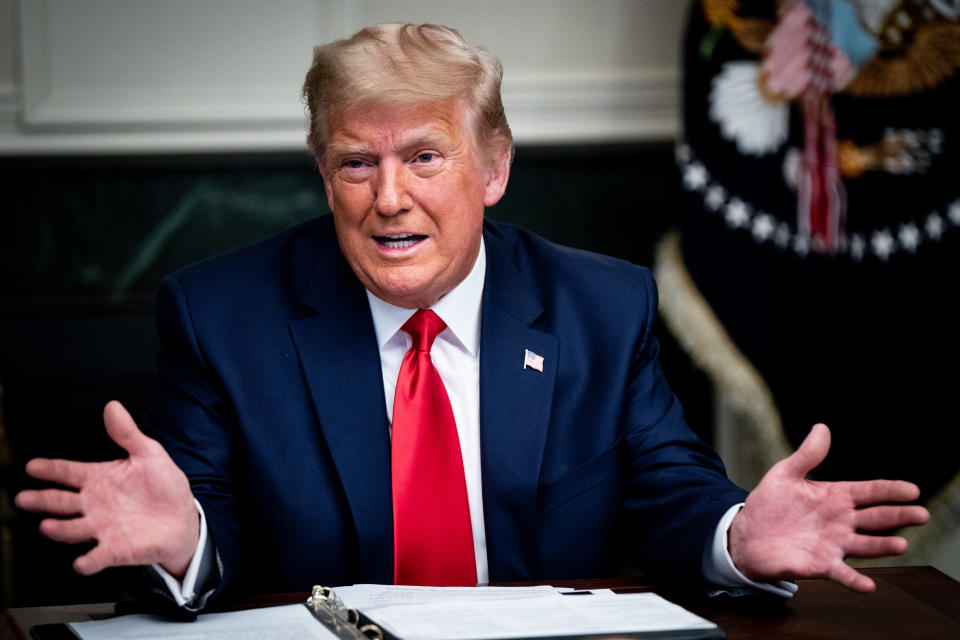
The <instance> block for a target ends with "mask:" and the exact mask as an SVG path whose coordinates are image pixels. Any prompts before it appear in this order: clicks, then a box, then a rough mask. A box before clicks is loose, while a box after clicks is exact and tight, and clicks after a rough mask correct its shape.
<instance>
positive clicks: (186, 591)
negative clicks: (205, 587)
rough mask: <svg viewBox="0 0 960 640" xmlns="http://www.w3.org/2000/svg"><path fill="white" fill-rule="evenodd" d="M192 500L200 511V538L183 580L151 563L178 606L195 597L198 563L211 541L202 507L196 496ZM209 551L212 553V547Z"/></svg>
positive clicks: (187, 602)
mask: <svg viewBox="0 0 960 640" xmlns="http://www.w3.org/2000/svg"><path fill="white" fill-rule="evenodd" d="M193 502H194V504H196V505H197V511H198V512H199V513H200V540H199V541H198V542H197V549H196V551H194V552H193V558H192V559H191V560H190V566H188V567H187V573H186V574H185V575H184V576H183V582H182V583H181V582H180V581H179V580H177V579H176V578H174V577H173V576H172V575H170V574H169V573H167V571H165V570H164V569H163V568H162V567H161V566H160V565H159V564H154V565H151V566H152V567H153V568H154V570H155V571H156V572H157V573H158V574H160V577H161V578H163V582H164V584H166V585H167V589H168V590H169V591H170V595H172V596H173V599H174V600H176V602H177V606H180V607H183V606H185V605H189V604H190V603H191V602H192V601H193V599H194V598H196V595H197V594H196V593H195V590H196V586H197V573H198V572H199V570H200V565H201V564H203V563H202V560H203V557H204V555H205V552H206V551H207V546H208V543H209V542H212V540H211V539H210V536H208V535H207V518H206V516H204V515H203V507H201V506H200V503H199V502H197V500H196V498H194V500H193ZM211 546H212V545H211ZM210 551H211V553H213V549H211V550H210ZM208 566H209V565H208Z"/></svg>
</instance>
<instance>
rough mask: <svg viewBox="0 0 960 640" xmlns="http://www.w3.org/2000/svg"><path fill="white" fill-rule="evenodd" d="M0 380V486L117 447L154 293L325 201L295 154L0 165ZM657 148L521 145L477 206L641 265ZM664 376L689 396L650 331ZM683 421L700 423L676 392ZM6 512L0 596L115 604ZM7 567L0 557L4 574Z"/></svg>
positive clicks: (136, 392) (657, 223) (653, 221)
mask: <svg viewBox="0 0 960 640" xmlns="http://www.w3.org/2000/svg"><path fill="white" fill-rule="evenodd" d="M0 169H2V170H3V173H4V176H5V178H6V182H7V187H6V188H5V190H4V195H3V196H2V197H3V207H2V210H3V217H2V220H0V385H2V387H3V391H4V404H5V413H6V427H7V432H8V435H9V440H10V444H11V445H12V449H13V453H14V465H13V470H12V471H10V472H9V477H8V478H7V479H6V480H7V483H8V485H9V486H10V487H11V489H12V490H13V491H16V490H18V489H20V488H22V487H24V486H27V485H28V484H30V483H29V482H28V480H27V479H26V478H25V477H24V475H23V474H22V472H21V470H22V468H23V464H24V463H25V461H26V460H27V459H29V458H31V457H33V456H36V455H43V456H62V457H69V458H78V459H87V460H97V459H103V458H105V457H114V456H118V455H120V454H121V452H119V451H118V450H117V448H116V447H114V446H113V445H112V444H111V443H110V442H109V441H108V440H107V438H106V437H105V436H104V435H103V429H102V423H101V420H100V413H101V410H102V407H103V405H104V403H105V402H106V401H107V400H110V399H114V398H115V399H119V400H121V401H122V402H124V404H126V405H127V406H128V408H129V409H130V410H131V413H133V415H134V416H135V417H136V416H138V415H140V414H142V412H143V411H144V410H145V408H146V406H147V405H148V403H149V402H150V397H151V393H152V385H153V357H154V353H155V351H156V348H157V342H156V337H155V334H154V329H153V294H154V291H155V289H156V286H157V284H158V283H159V281H160V278H162V276H163V275H164V274H165V273H167V272H169V271H171V270H173V269H175V268H177V267H180V266H183V265H186V264H189V263H191V262H194V261H197V260H200V259H202V258H205V257H207V256H210V255H213V254H216V253H219V252H222V251H226V250H228V249H230V248H232V247H235V246H238V245H241V244H245V243H248V242H252V241H254V240H256V239H258V238H262V237H265V236H267V235H270V234H272V233H275V232H278V231H280V230H282V229H285V228H287V227H289V226H291V225H293V224H295V223H298V222H300V221H303V220H306V219H309V218H311V217H313V216H316V215H321V214H325V213H327V212H328V208H327V204H326V198H325V196H324V191H323V185H322V181H321V179H320V176H319V174H318V173H317V172H316V170H315V169H314V167H313V166H312V164H311V162H310V160H309V158H308V157H307V156H305V155H301V154H280V155H266V156H252V157H239V156H226V157H197V156H191V157H150V158H54V159H2V158H0ZM677 183H678V179H677V175H676V169H675V165H674V162H673V151H672V145H671V144H667V143H662V144H645V145H612V146H577V147H562V148H561V147H557V148H545V147H531V148H524V147H521V148H520V149H519V150H518V152H517V156H516V160H515V162H514V165H513V169H512V176H511V180H510V184H509V187H508V189H507V193H506V195H505V197H504V198H503V200H502V201H501V202H500V204H498V205H497V206H495V207H493V208H492V209H490V210H489V211H488V216H489V217H491V218H493V219H496V220H503V221H508V222H513V223H517V224H520V225H522V226H525V227H527V228H529V229H532V230H534V231H537V232H539V233H541V234H542V235H544V236H546V237H548V238H550V239H553V240H555V241H557V242H561V243H563V244H569V245H573V246H577V247H581V248H585V249H590V250H594V251H599V252H603V253H608V254H611V255H615V256H619V257H622V258H625V259H627V260H631V261H633V262H636V263H640V264H650V263H651V255H652V249H653V246H654V243H655V241H656V240H657V239H658V237H659V236H660V235H661V233H662V232H663V231H664V229H666V228H667V227H668V226H670V225H672V224H673V223H674V217H675V216H676V215H677V213H676V209H677V205H676V202H677V200H676V198H677V188H678V187H677ZM663 338H664V339H662V341H663V342H664V349H665V354H664V361H665V362H664V366H665V368H666V369H667V371H668V375H672V378H673V379H674V380H675V382H674V386H675V387H677V388H678V394H679V395H681V399H683V396H684V393H683V392H682V391H681V389H683V388H686V387H689V388H690V389H692V390H693V391H692V392H691V393H693V392H696V393H700V392H701V391H702V390H703V388H704V387H703V383H702V381H699V380H698V379H697V378H696V376H694V375H692V374H689V372H688V370H687V369H686V368H685V367H686V365H685V363H684V362H683V359H682V357H680V356H679V352H677V351H676V349H675V346H674V345H673V343H672V342H671V341H670V340H669V338H668V337H666V336H664V337H663ZM687 405H688V414H689V415H690V417H691V422H692V423H693V424H694V426H695V428H697V429H698V430H700V431H701V432H703V431H705V425H706V424H707V422H706V417H704V416H702V415H701V412H700V411H699V409H698V408H699V407H704V406H707V405H708V403H707V402H702V401H695V402H687ZM38 522H39V518H37V517H35V516H32V515H30V514H25V513H16V514H15V515H14V521H13V523H12V530H13V544H14V556H13V564H14V566H13V568H12V569H13V575H14V582H13V588H12V590H10V591H12V593H3V594H0V598H2V599H3V604H5V605H6V606H10V605H18V606H25V605H32V604H51V603H57V602H76V601H79V600H86V601H96V600H110V599H116V598H117V597H121V596H122V593H121V592H120V591H119V589H118V587H117V585H116V582H117V581H116V580H115V579H114V578H115V576H114V575H113V574H112V573H111V572H107V573H106V574H105V575H101V576H97V577H94V578H80V577H79V576H77V575H75V574H73V573H72V572H71V571H70V570H69V566H70V563H71V562H72V558H73V557H75V556H76V555H77V553H78V551H79V550H78V549H75V548H71V547H68V546H66V545H59V544H53V543H50V542H47V541H45V540H43V539H41V538H40V537H39V535H38V534H36V526H37V523H38ZM4 570H9V568H4Z"/></svg>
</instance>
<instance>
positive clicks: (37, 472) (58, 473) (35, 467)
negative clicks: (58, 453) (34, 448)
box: [26, 458, 95, 489]
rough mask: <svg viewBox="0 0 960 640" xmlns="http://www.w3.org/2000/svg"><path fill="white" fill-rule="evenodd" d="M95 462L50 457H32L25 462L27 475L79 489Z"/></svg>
mask: <svg viewBox="0 0 960 640" xmlns="http://www.w3.org/2000/svg"><path fill="white" fill-rule="evenodd" d="M94 464H95V463H90V462H76V461H74V460H59V459H50V458H34V459H33V460H30V461H29V462H27V467H26V471H27V475H29V476H31V477H33V478H36V479H37V480H44V481H46V482H56V483H57V484H62V485H64V486H67V487H73V488H74V489H79V488H80V487H82V486H83V485H84V483H85V482H86V481H87V478H89V477H90V472H91V469H92V468H93V466H94Z"/></svg>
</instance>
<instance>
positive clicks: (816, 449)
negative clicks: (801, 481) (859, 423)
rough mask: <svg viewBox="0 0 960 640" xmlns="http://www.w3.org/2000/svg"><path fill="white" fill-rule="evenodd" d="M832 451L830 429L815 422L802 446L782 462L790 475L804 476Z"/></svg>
mask: <svg viewBox="0 0 960 640" xmlns="http://www.w3.org/2000/svg"><path fill="white" fill-rule="evenodd" d="M828 451H830V429H828V428H827V425H825V424H815V425H813V428H812V429H810V433H808V434H807V437H806V438H804V440H803V442H802V443H801V444H800V447H799V448H798V449H797V450H796V451H795V452H794V453H793V454H792V455H790V456H789V457H788V458H785V459H784V460H783V461H782V462H781V464H782V465H783V469H784V471H786V473H787V474H788V475H791V476H796V477H798V478H803V477H804V476H806V475H807V474H808V473H809V472H810V471H812V470H813V469H814V468H816V467H817V466H818V465H819V464H820V463H821V462H823V460H824V458H826V457H827V452H828Z"/></svg>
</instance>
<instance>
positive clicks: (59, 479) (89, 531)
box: [16, 402, 200, 578]
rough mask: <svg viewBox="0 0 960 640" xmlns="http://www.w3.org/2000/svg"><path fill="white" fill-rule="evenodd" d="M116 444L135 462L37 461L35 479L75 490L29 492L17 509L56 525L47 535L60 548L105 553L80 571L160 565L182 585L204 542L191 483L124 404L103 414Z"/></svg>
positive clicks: (46, 527) (80, 563)
mask: <svg viewBox="0 0 960 640" xmlns="http://www.w3.org/2000/svg"><path fill="white" fill-rule="evenodd" d="M103 422H104V425H105V426H106V429H107V434H108V435H109V436H110V438H111V439H112V440H113V441H114V442H116V443H117V444H118V445H120V446H121V447H122V448H123V449H124V450H126V452H127V453H128V454H129V456H128V457H127V458H125V459H122V460H111V461H109V462H74V461H72V460H51V459H47V458H35V459H33V460H31V461H30V462H28V463H27V473H28V474H29V475H31V476H33V477H34V478H37V479H39V480H45V481H49V482H54V483H56V484H60V485H63V486H65V487H69V489H72V490H67V489H42V490H27V491H21V492H20V493H19V494H18V495H17V497H16V504H17V506H18V507H20V508H22V509H26V510H27V511H36V512H40V513H47V514H50V515H53V516H58V517H55V518H46V519H44V520H43V521H41V522H40V532H41V533H42V534H43V535H45V536H47V537H48V538H51V539H52V540H56V541H59V542H87V541H91V540H95V541H96V542H97V545H96V546H95V547H94V548H93V549H91V550H90V551H89V552H87V553H86V554H84V555H82V556H80V557H79V558H77V559H76V561H74V563H73V567H74V569H76V570H77V572H79V573H81V574H84V575H89V574H92V573H96V572H98V571H100V570H102V569H105V568H107V567H112V566H119V565H137V564H154V563H156V564H159V565H160V566H162V567H163V568H164V569H165V570H166V571H168V572H169V573H171V574H172V575H174V576H177V577H178V578H182V577H183V574H184V573H185V572H186V570H187V567H188V566H189V564H190V560H191V558H192V557H193V553H194V551H195V550H196V547H197V543H198V541H199V536H200V533H199V514H198V513H197V508H196V505H195V504H194V502H193V494H192V493H191V491H190V484H189V482H188V481H187V477H186V476H185V475H184V474H183V472H182V471H181V470H180V469H179V468H178V467H177V465H176V464H175V463H174V462H173V460H171V459H170V456H168V455H167V452H166V451H164V449H163V447H162V446H161V445H160V443H159V442H157V441H156V440H152V439H151V438H148V437H147V436H145V435H144V434H143V433H142V432H141V431H140V430H139V429H138V428H137V425H136V423H135V422H134V421H133V418H131V417H130V414H129V413H127V410H126V409H124V408H123V406H122V405H121V404H120V403H119V402H110V403H108V404H107V406H106V407H105V408H104V410H103Z"/></svg>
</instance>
